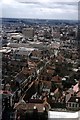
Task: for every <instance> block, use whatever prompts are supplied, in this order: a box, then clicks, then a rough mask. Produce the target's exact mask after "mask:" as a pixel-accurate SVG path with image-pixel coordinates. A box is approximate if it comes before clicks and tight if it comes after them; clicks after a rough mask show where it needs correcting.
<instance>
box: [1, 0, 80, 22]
mask: <svg viewBox="0 0 80 120" xmlns="http://www.w3.org/2000/svg"><path fill="white" fill-rule="evenodd" d="M59 1H60V2H59ZM64 1H65V2H64ZM2 17H9V18H10V17H11V18H14V17H15V18H39V19H40V18H41V19H42V18H43V19H46V18H47V19H73V20H75V19H78V0H2Z"/></svg>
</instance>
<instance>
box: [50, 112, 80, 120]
mask: <svg viewBox="0 0 80 120" xmlns="http://www.w3.org/2000/svg"><path fill="white" fill-rule="evenodd" d="M79 112H80V111H79ZM79 112H59V111H49V112H48V118H73V119H74V118H79V117H80V115H79Z"/></svg>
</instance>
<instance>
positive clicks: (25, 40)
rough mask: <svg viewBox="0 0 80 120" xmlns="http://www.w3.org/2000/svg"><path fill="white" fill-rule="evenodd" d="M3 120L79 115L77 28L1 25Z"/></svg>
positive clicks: (79, 86) (31, 119)
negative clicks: (52, 114)
mask: <svg viewBox="0 0 80 120" xmlns="http://www.w3.org/2000/svg"><path fill="white" fill-rule="evenodd" d="M1 35H2V48H1V49H0V53H1V54H2V79H1V82H2V84H1V88H2V89H1V90H0V95H2V120H26V119H27V120H28V119H29V120H41V119H42V120H47V119H48V118H49V114H48V113H49V111H52V112H53V111H63V112H75V111H79V110H80V59H79V51H78V41H77V25H67V24H60V25H53V26H50V25H33V26H29V25H26V24H25V25H24V26H20V25H18V27H17V28H16V26H15V25H14V24H13V25H12V24H10V25H4V26H3V31H2V33H1Z"/></svg>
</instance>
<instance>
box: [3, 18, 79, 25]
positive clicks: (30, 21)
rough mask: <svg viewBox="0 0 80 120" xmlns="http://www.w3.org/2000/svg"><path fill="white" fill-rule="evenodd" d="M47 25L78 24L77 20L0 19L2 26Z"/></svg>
mask: <svg viewBox="0 0 80 120" xmlns="http://www.w3.org/2000/svg"><path fill="white" fill-rule="evenodd" d="M10 23H14V24H19V23H23V24H28V25H33V24H47V25H54V24H56V25H59V24H67V25H73V24H78V21H77V20H53V19H22V18H21V19H18V18H2V24H10Z"/></svg>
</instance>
